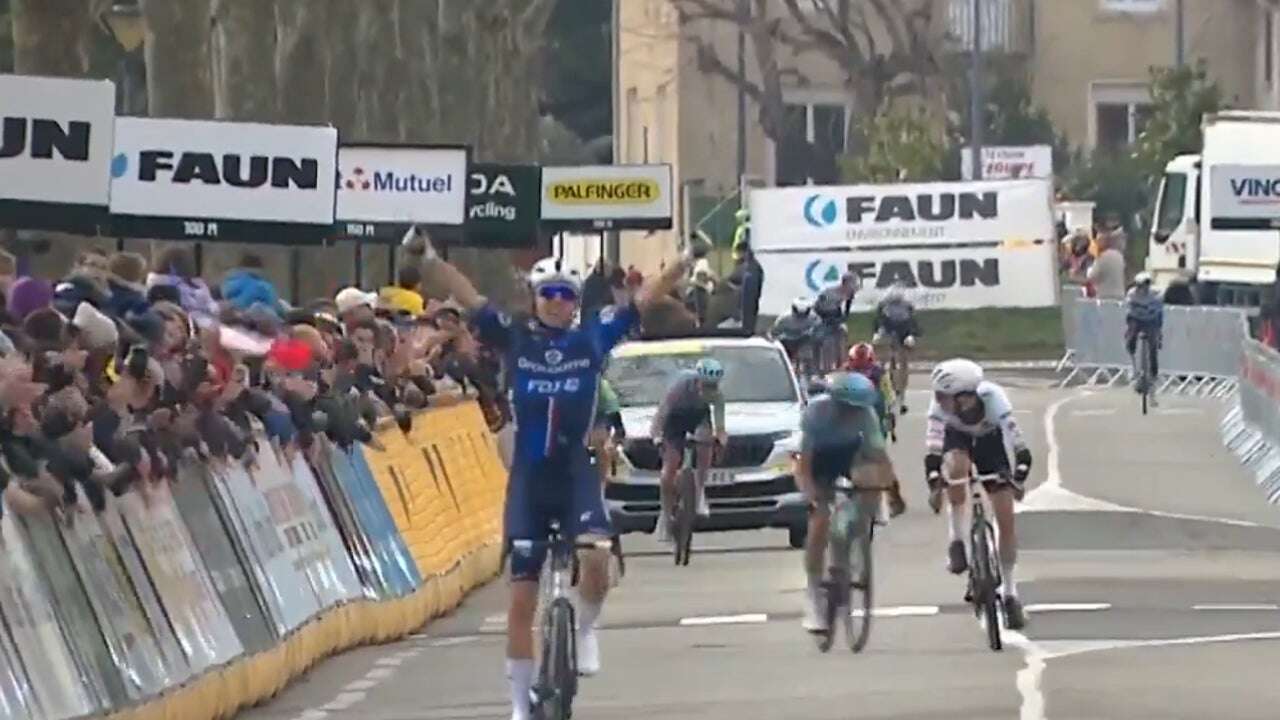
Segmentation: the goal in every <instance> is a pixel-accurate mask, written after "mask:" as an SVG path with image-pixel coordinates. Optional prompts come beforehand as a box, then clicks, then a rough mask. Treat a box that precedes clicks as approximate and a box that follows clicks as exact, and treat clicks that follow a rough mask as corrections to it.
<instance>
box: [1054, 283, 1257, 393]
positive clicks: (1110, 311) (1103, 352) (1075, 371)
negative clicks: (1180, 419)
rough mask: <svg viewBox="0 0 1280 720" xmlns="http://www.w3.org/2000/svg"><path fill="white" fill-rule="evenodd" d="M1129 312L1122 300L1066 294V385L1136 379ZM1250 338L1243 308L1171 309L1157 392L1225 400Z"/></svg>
mask: <svg viewBox="0 0 1280 720" xmlns="http://www.w3.org/2000/svg"><path fill="white" fill-rule="evenodd" d="M1124 332H1125V309H1124V303H1123V302H1121V301H1118V300H1095V299H1091V298H1087V297H1084V296H1083V295H1082V293H1080V292H1079V289H1078V288H1072V289H1064V291H1063V293H1062V334H1063V341H1064V344H1065V346H1066V352H1065V354H1064V355H1063V357H1062V359H1061V360H1060V361H1059V362H1058V368H1057V369H1058V372H1059V373H1060V374H1062V373H1065V375H1064V377H1063V378H1062V380H1061V384H1062V385H1067V384H1070V383H1073V382H1080V383H1083V384H1085V385H1102V386H1106V387H1111V386H1114V385H1116V384H1117V383H1128V382H1129V381H1130V380H1131V379H1132V378H1133V372H1134V371H1133V363H1132V360H1131V359H1130V357H1129V354H1128V352H1126V350H1125V344H1124ZM1248 337H1249V321H1248V313H1247V312H1246V311H1245V310H1242V309H1239V308H1226V307H1212V306H1199V305H1196V306H1185V305H1174V306H1171V305H1167V306H1165V309H1164V332H1163V344H1162V345H1161V348H1160V377H1159V378H1157V380H1156V392H1161V393H1181V394H1193V395H1202V396H1211V397H1226V396H1227V395H1229V394H1230V393H1231V391H1232V390H1233V389H1234V387H1235V385H1236V376H1237V374H1238V371H1239V367H1238V365H1239V363H1238V358H1239V348H1240V345H1241V343H1243V342H1244V341H1245V340H1246V339H1247V338H1248Z"/></svg>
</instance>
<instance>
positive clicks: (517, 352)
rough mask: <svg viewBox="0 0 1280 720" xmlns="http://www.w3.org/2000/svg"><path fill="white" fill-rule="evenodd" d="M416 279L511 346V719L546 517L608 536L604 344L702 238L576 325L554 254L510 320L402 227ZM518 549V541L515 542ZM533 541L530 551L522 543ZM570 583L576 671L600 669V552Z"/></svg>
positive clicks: (487, 337) (519, 697) (621, 335)
mask: <svg viewBox="0 0 1280 720" xmlns="http://www.w3.org/2000/svg"><path fill="white" fill-rule="evenodd" d="M404 247H405V252H406V254H408V255H409V258H410V259H411V260H420V261H421V263H422V269H423V276H424V277H425V278H427V279H429V280H431V281H433V282H434V283H436V284H437V286H438V287H442V288H443V289H444V290H445V292H447V293H448V294H450V295H452V296H453V297H454V298H456V299H457V300H458V301H459V302H461V303H462V304H463V305H464V306H465V307H466V308H467V309H468V310H470V311H471V312H472V313H473V320H474V322H475V324H476V326H477V327H478V328H479V331H480V337H481V339H482V340H483V341H484V342H485V343H486V344H489V345H491V346H494V347H497V348H500V349H501V350H503V351H504V352H505V353H506V354H507V361H508V366H507V367H508V368H509V369H508V372H509V374H510V377H511V388H512V396H513V403H514V414H515V420H516V436H515V450H514V453H513V457H512V462H511V473H510V478H509V480H508V486H507V507H506V523H505V524H506V542H507V547H508V548H510V549H511V601H510V605H509V607H508V612H507V677H508V680H509V681H510V690H511V704H512V713H511V717H512V719H513V720H528V718H529V716H530V691H531V689H532V685H533V680H534V661H533V616H534V612H535V611H536V609H537V603H538V578H539V575H540V574H541V571H542V565H543V562H544V561H545V559H546V555H547V550H546V546H545V544H532V545H530V544H529V543H518V544H517V543H515V542H514V541H517V540H529V541H534V543H537V542H538V541H543V540H546V538H547V535H548V528H549V526H550V524H551V522H552V521H553V520H554V521H556V522H558V523H559V525H560V530H561V533H562V534H563V535H564V536H565V537H566V538H568V539H575V538H577V539H582V540H587V541H591V540H605V539H608V538H609V537H610V536H611V535H612V530H611V528H610V523H609V517H608V513H607V511H606V509H605V504H604V496H603V493H602V492H601V487H600V478H599V475H597V474H596V471H595V469H594V468H593V467H592V466H591V460H590V456H589V454H588V450H587V435H588V433H589V432H590V430H591V427H592V424H593V422H594V420H595V415H596V398H597V386H598V383H599V381H600V376H601V373H602V371H603V366H604V362H605V359H606V358H607V356H608V354H609V351H610V350H611V349H612V348H613V347H614V346H615V345H616V344H618V343H619V342H622V341H623V340H624V339H625V338H626V336H627V333H628V332H629V331H630V330H631V329H632V328H633V327H634V326H635V325H637V324H638V322H639V319H640V314H641V312H642V311H644V310H645V309H646V308H648V307H650V306H652V305H653V304H654V303H655V301H657V300H659V299H661V298H662V297H664V296H665V295H667V294H668V293H669V292H670V291H671V288H672V287H673V286H674V285H675V283H676V281H677V280H679V279H680V278H681V277H683V276H684V275H685V273H687V272H688V269H689V267H690V266H691V265H692V261H693V259H694V255H695V254H703V255H705V253H706V247H705V245H699V246H697V247H695V248H693V249H692V250H691V252H689V253H687V254H686V255H685V256H684V257H682V258H681V259H680V260H679V261H677V262H674V263H671V264H670V265H668V266H667V268H666V270H665V271H664V272H663V273H662V274H661V275H660V276H658V277H656V279H652V280H650V281H649V282H647V283H646V284H645V285H644V286H643V287H642V288H640V291H639V293H638V294H637V296H636V298H635V301H634V303H632V304H629V305H627V306H625V307H618V306H613V305H610V306H606V307H604V308H601V309H600V310H599V311H596V312H593V313H590V314H588V315H587V316H586V317H583V318H582V319H581V322H578V323H576V322H575V318H576V317H577V315H578V310H579V308H578V299H579V297H580V296H581V292H582V278H581V276H580V274H579V273H578V271H576V270H573V269H570V268H569V267H567V266H566V265H564V264H563V263H562V262H561V261H560V260H558V259H556V258H546V259H544V260H540V261H538V262H537V263H536V264H534V266H533V270H532V272H531V273H530V284H531V285H532V289H533V295H534V300H533V303H534V307H533V312H532V314H530V315H529V316H527V317H521V318H514V317H512V316H510V315H508V314H506V313H505V312H503V311H501V310H499V309H498V308H497V307H495V306H494V305H492V304H491V303H489V302H488V301H487V300H486V299H485V298H484V297H482V296H481V295H480V294H479V293H478V292H476V289H475V287H474V286H473V285H472V284H471V282H470V281H469V280H467V278H466V277H464V276H463V275H462V273H460V272H459V271H458V270H457V268H455V267H453V266H452V265H450V264H449V263H447V262H445V261H443V260H441V259H440V258H439V257H438V255H436V252H435V250H434V248H433V247H432V246H431V243H430V241H429V240H428V239H427V238H426V237H425V236H423V235H421V234H419V233H417V232H416V231H410V233H409V235H407V236H406V238H405V242H404ZM517 545H518V546H519V547H517ZM526 548H529V549H526ZM580 559H581V564H582V574H581V578H580V581H579V584H578V592H579V598H578V600H579V602H578V603H577V622H578V627H577V650H578V669H579V672H581V673H582V674H584V675H591V674H594V673H596V672H598V671H599V669H600V651H599V644H598V642H597V639H596V633H595V621H596V618H597V617H598V616H599V614H600V609H601V606H602V604H603V602H604V597H605V593H606V592H607V591H608V587H609V572H608V560H609V555H608V552H607V551H603V550H594V551H590V552H585V553H582V555H581V558H580Z"/></svg>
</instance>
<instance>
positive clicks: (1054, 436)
mask: <svg viewBox="0 0 1280 720" xmlns="http://www.w3.org/2000/svg"><path fill="white" fill-rule="evenodd" d="M1093 392H1094V391H1091V390H1085V391H1081V392H1077V393H1076V394H1074V395H1069V396H1067V397H1064V398H1060V399H1058V400H1056V401H1054V402H1053V403H1051V404H1050V405H1049V407H1047V408H1045V411H1044V435H1045V444H1046V445H1048V446H1049V452H1048V457H1047V458H1046V459H1045V472H1046V478H1045V481H1044V482H1043V483H1041V484H1039V485H1037V486H1035V487H1034V488H1032V489H1031V490H1029V491H1027V495H1026V497H1024V498H1023V500H1022V503H1020V504H1019V505H1018V506H1017V507H1015V508H1014V512H1016V513H1024V512H1050V511H1093V512H1124V513H1141V514H1143V515H1150V516H1152V517H1160V518H1168V519H1171V520H1191V521H1194V522H1211V523H1218V524H1221V525H1232V526H1234V527H1250V528H1254V527H1264V526H1263V525H1260V524H1259V523H1255V522H1249V521H1248V520H1235V519H1232V518H1221V517H1209V516H1205V515H1188V514H1184V513H1172V512H1164V511H1162V510H1146V509H1143V508H1135V507H1129V506H1127V505H1117V504H1116V503H1112V502H1107V501H1106V500H1099V499H1097V498H1092V497H1089V496H1087V495H1081V494H1079V493H1077V492H1073V491H1071V490H1068V489H1067V488H1065V487H1063V485H1062V447H1061V445H1060V444H1059V442H1058V422H1057V421H1058V410H1059V409H1061V408H1062V406H1063V405H1065V404H1067V403H1069V402H1071V401H1072V400H1076V399H1078V398H1084V397H1088V396H1090V395H1092V394H1093Z"/></svg>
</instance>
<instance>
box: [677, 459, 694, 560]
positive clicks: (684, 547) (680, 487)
mask: <svg viewBox="0 0 1280 720" xmlns="http://www.w3.org/2000/svg"><path fill="white" fill-rule="evenodd" d="M697 503H698V496H697V487H696V486H695V485H694V482H693V470H690V469H685V470H681V471H680V475H679V476H678V477H677V478H676V504H675V507H676V517H675V528H674V529H675V532H673V533H672V535H673V536H674V537H673V538H672V540H673V541H674V544H675V563H676V565H682V566H683V565H688V564H689V556H690V554H691V553H692V551H693V523H694V519H695V517H696V515H697V510H698V506H697Z"/></svg>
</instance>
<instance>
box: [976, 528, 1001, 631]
mask: <svg viewBox="0 0 1280 720" xmlns="http://www.w3.org/2000/svg"><path fill="white" fill-rule="evenodd" d="M971 541H972V548H973V551H972V553H973V559H972V561H971V563H972V569H971V570H970V573H971V574H970V582H971V583H972V584H973V589H972V592H973V603H974V609H975V610H977V611H978V613H979V615H980V616H981V617H982V619H983V622H984V624H985V625H986V626H987V645H988V646H989V647H990V648H991V649H992V650H995V651H999V650H1000V649H1001V648H1003V647H1004V642H1003V640H1002V638H1001V637H1000V592H999V589H1000V568H999V562H998V560H997V557H996V553H995V547H996V543H995V532H994V531H993V530H992V528H991V523H989V522H987V521H986V520H980V521H978V522H977V523H976V526H975V527H974V529H973V533H972V535H971Z"/></svg>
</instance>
